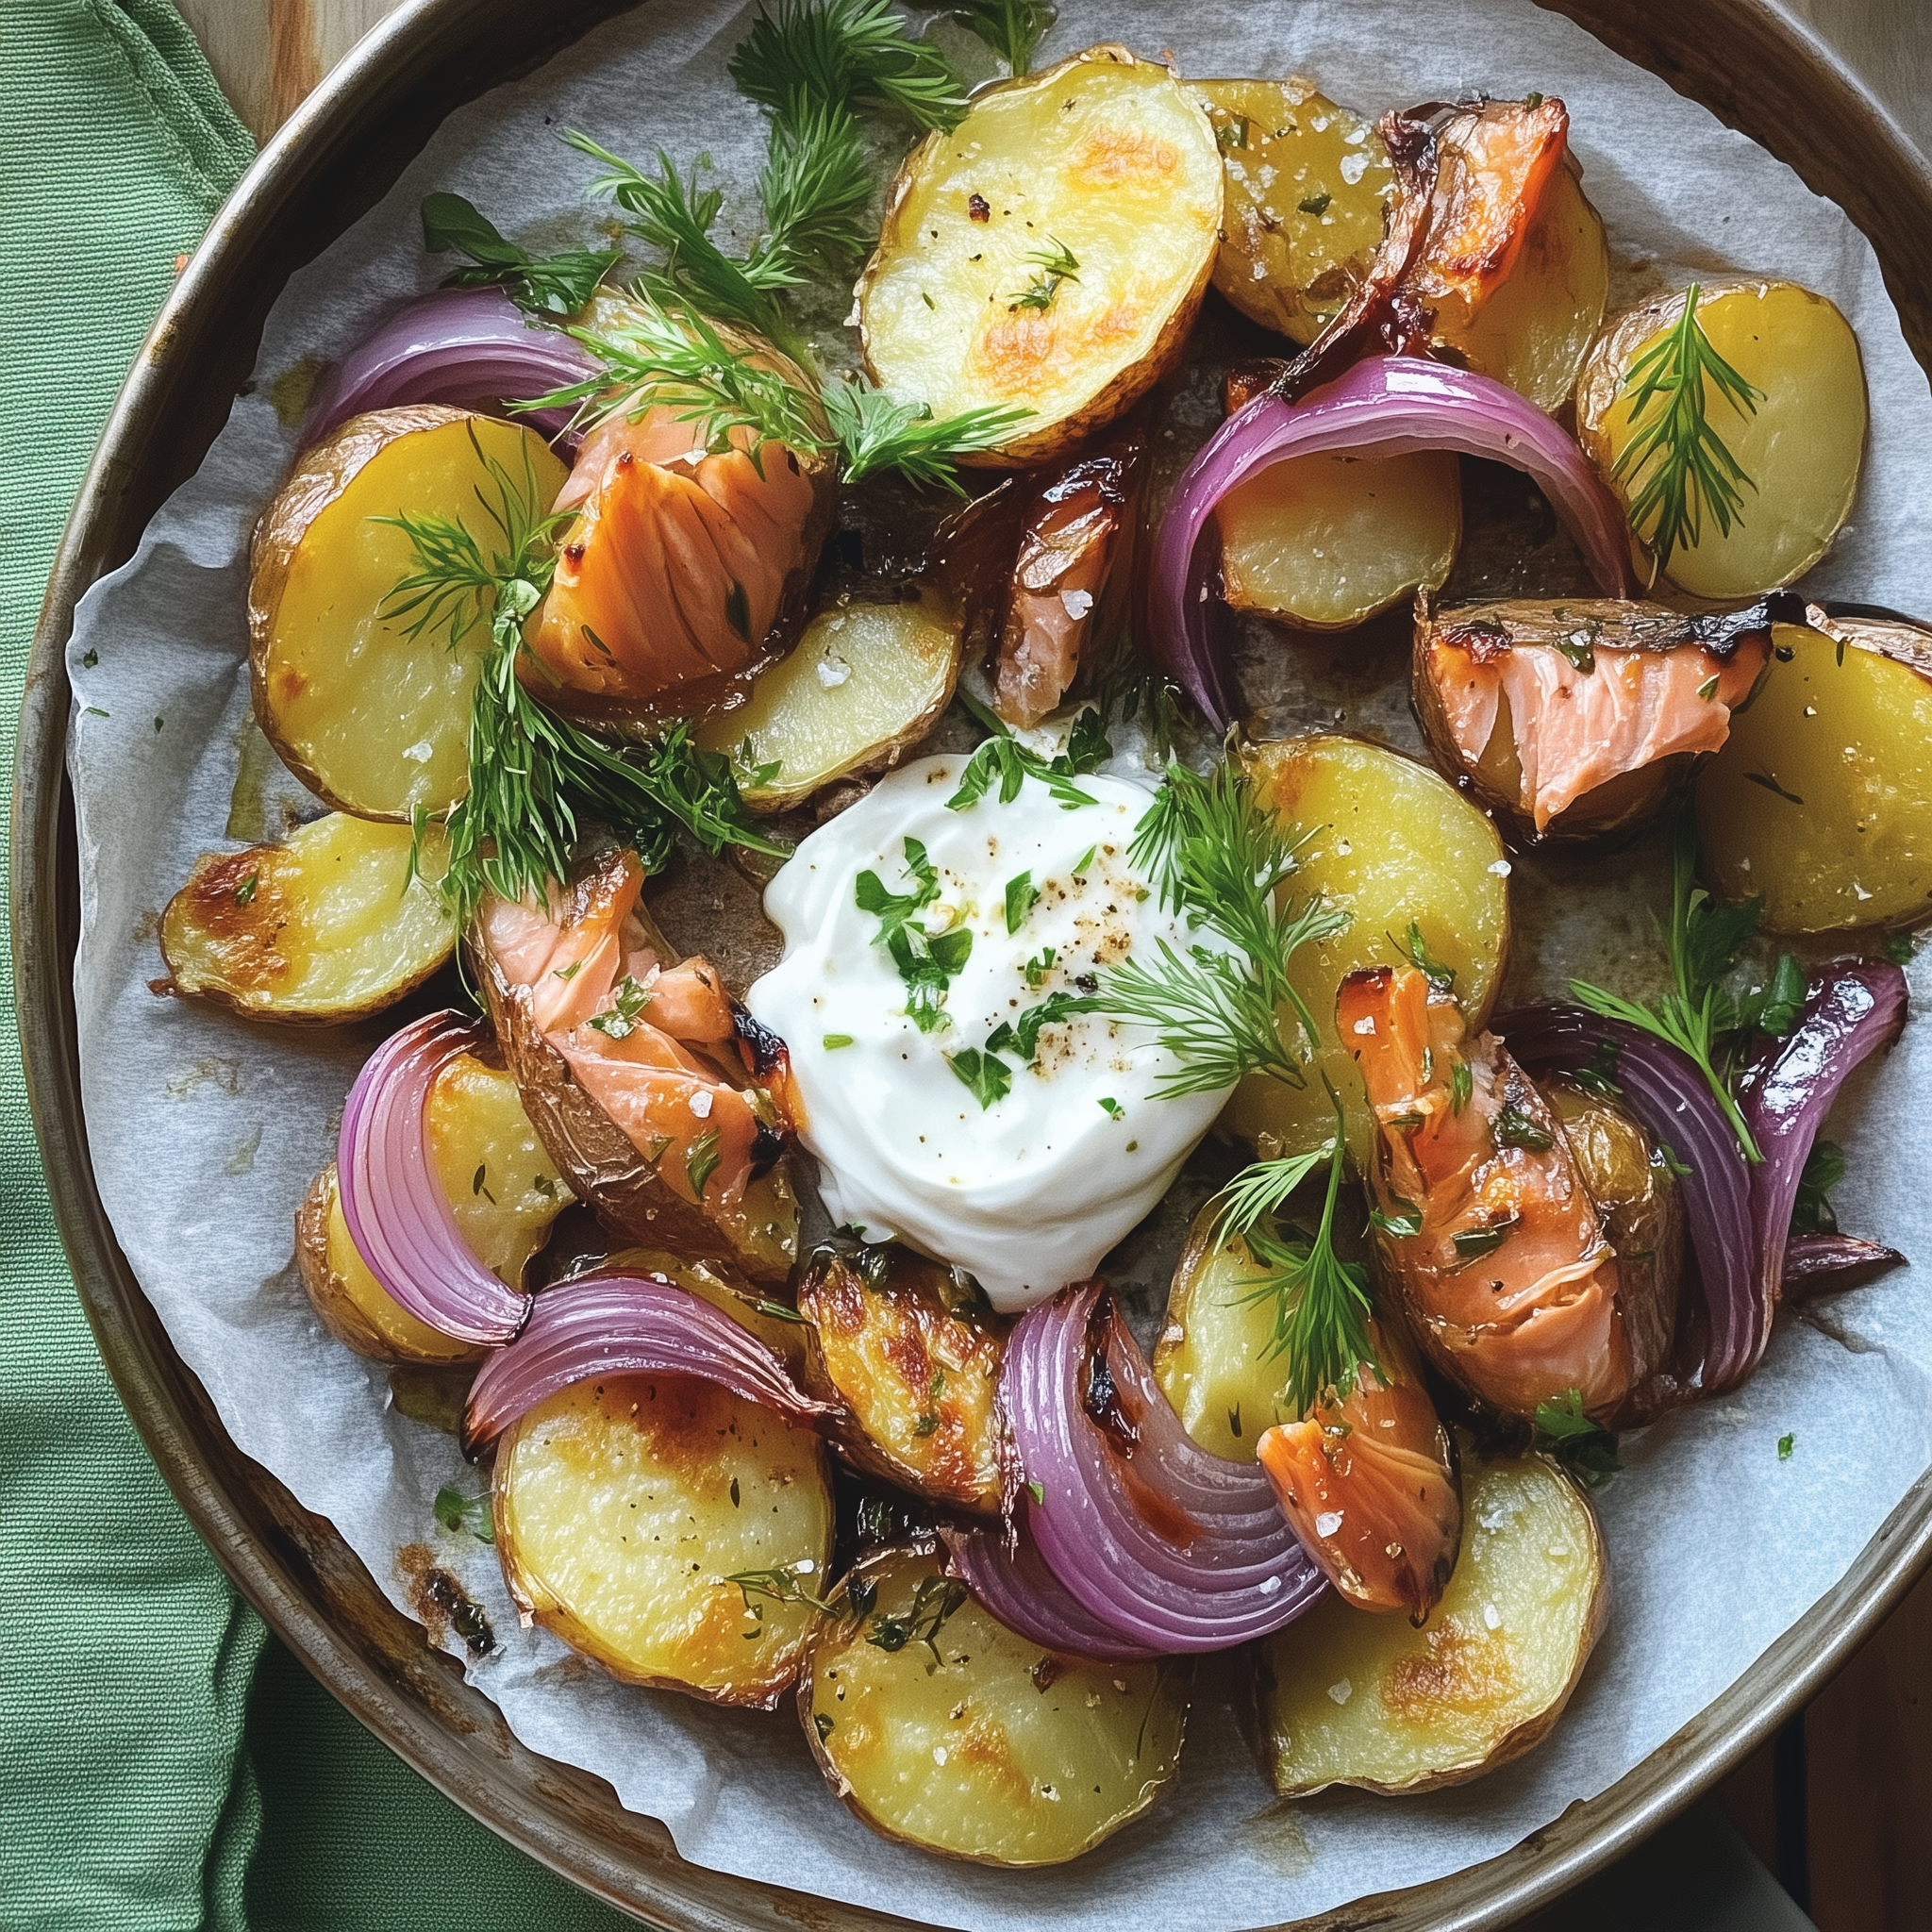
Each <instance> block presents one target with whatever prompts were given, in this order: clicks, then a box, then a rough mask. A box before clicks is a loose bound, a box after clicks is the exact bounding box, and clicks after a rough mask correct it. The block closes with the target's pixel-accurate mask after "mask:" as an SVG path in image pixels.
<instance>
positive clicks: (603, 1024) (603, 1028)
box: [588, 973, 651, 1040]
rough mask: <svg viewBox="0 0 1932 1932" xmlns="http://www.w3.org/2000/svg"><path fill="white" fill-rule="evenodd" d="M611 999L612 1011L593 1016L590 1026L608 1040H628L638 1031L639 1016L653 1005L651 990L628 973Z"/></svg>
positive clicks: (618, 983) (619, 982)
mask: <svg viewBox="0 0 1932 1932" xmlns="http://www.w3.org/2000/svg"><path fill="white" fill-rule="evenodd" d="M610 998H611V1006H610V1010H609V1011H608V1012H607V1013H594V1014H592V1015H591V1019H590V1021H589V1023H588V1024H590V1025H592V1026H594V1027H595V1028H596V1029H597V1031H598V1032H599V1033H601V1034H603V1035H604V1036H605V1038H606V1039H608V1040H628V1039H629V1038H630V1036H631V1035H632V1034H633V1033H635V1032H636V1031H637V1030H638V1015H639V1014H640V1013H641V1012H642V1011H643V1010H644V1008H646V1007H647V1006H649V1005H650V1004H651V989H650V988H649V987H648V986H640V985H639V984H638V982H637V981H636V980H635V979H633V978H632V977H631V976H630V974H628V973H626V974H625V975H624V977H623V978H622V979H620V980H619V981H618V982H617V986H616V990H615V991H613V992H612V993H611V996H610Z"/></svg>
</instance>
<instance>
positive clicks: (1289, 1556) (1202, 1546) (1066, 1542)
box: [967, 1282, 1327, 1654]
mask: <svg viewBox="0 0 1932 1932" xmlns="http://www.w3.org/2000/svg"><path fill="white" fill-rule="evenodd" d="M1000 1393H1001V1399H1002V1401H1003V1402H1004V1404H1005V1407H1006V1410H1007V1414H1008V1419H1009V1421H1010V1423H1011V1425H1012V1430H1013V1440H1014V1443H1015V1446H1016V1447H1017V1449H1018V1451H1019V1455H1020V1460H1021V1465H1022V1467H1023V1469H1024V1472H1025V1474H1026V1477H1027V1481H1028V1489H1027V1491H1025V1492H1024V1494H1023V1498H1022V1502H1021V1506H1020V1507H1021V1515H1022V1518H1023V1524H1024V1529H1025V1530H1026V1532H1027V1534H1028V1535H1029V1536H1030V1537H1031V1539H1032V1541H1033V1544H1034V1547H1035V1549H1036V1550H1037V1551H1038V1554H1039V1557H1040V1558H1041V1561H1042V1562H1043V1564H1044V1565H1045V1567H1046V1569H1047V1570H1048V1571H1050V1572H1051V1574H1052V1575H1053V1577H1054V1579H1055V1580H1056V1582H1058V1584H1059V1585H1060V1586H1061V1588H1062V1589H1063V1590H1064V1591H1065V1592H1066V1594H1067V1596H1069V1597H1071V1598H1072V1599H1073V1601H1074V1603H1075V1604H1077V1605H1078V1606H1079V1607H1080V1609H1081V1610H1083V1611H1085V1612H1086V1621H1087V1623H1089V1624H1097V1625H1099V1626H1100V1628H1101V1630H1102V1631H1104V1632H1106V1633H1108V1634H1109V1635H1110V1636H1111V1638H1112V1639H1113V1640H1114V1641H1117V1642H1124V1643H1127V1644H1131V1645H1134V1646H1137V1647H1144V1649H1145V1650H1146V1651H1147V1652H1150V1653H1154V1654H1160V1653H1170V1652H1180V1651H1209V1650H1225V1649H1228V1648H1230V1647H1231V1646H1232V1645H1234V1644H1237V1643H1242V1642H1245V1641H1247V1640H1248V1639H1249V1638H1253V1637H1264V1636H1266V1635H1267V1634H1268V1633H1269V1632H1270V1631H1271V1630H1278V1629H1280V1628H1281V1627H1282V1625H1283V1624H1288V1623H1290V1622H1291V1621H1292V1620H1293V1619H1294V1618H1295V1617H1297V1616H1299V1615H1300V1614H1301V1612H1302V1611H1303V1610H1305V1609H1307V1607H1308V1606H1309V1605H1310V1604H1312V1603H1313V1602H1314V1600H1315V1598H1316V1597H1317V1596H1319V1595H1320V1594H1321V1592H1322V1591H1324V1589H1325V1588H1326V1587H1327V1585H1326V1582H1325V1579H1324V1577H1323V1575H1322V1573H1321V1572H1320V1571H1319V1570H1317V1569H1316V1567H1315V1566H1314V1564H1313V1563H1311V1562H1310V1561H1309V1560H1308V1557H1307V1553H1306V1552H1305V1551H1304V1550H1303V1548H1302V1546H1301V1544H1300V1542H1299V1541H1297V1540H1296V1538H1295V1535H1294V1532H1293V1531H1292V1530H1291V1529H1290V1528H1289V1526H1288V1523H1287V1520H1286V1519H1285V1518H1284V1517H1283V1515H1282V1513H1281V1510H1280V1507H1279V1506H1278V1505H1277V1504H1276V1502H1275V1500H1274V1491H1273V1490H1272V1489H1271V1488H1270V1487H1269V1483H1268V1478H1267V1477H1266V1476H1265V1475H1264V1474H1262V1473H1261V1470H1260V1468H1259V1467H1258V1466H1257V1464H1255V1463H1251V1462H1229V1461H1226V1460H1225V1459H1224V1458H1223V1457H1219V1456H1213V1455H1210V1454H1209V1453H1208V1451H1207V1450H1205V1449H1203V1448H1202V1447H1201V1446H1200V1445H1199V1444H1198V1443H1196V1442H1195V1441H1193V1439H1192V1438H1191V1436H1189V1434H1188V1432H1187V1431H1186V1430H1185V1429H1184V1428H1183V1427H1182V1426H1181V1423H1180V1418H1179V1417H1178V1416H1176V1415H1175V1414H1174V1410H1173V1408H1172V1407H1170V1406H1169V1404H1168V1401H1167V1398H1166V1397H1165V1396H1164V1395H1163V1394H1162V1393H1161V1392H1160V1389H1159V1387H1158V1384H1157V1383H1156V1382H1155V1380H1154V1376H1153V1374H1152V1372H1151V1371H1150V1370H1149V1368H1148V1366H1147V1361H1146V1357H1144V1356H1142V1355H1141V1351H1140V1348H1139V1347H1138V1345H1137V1344H1136V1343H1135V1341H1134V1339H1133V1337H1132V1336H1131V1335H1130V1334H1129V1333H1128V1332H1127V1327H1126V1324H1125V1323H1124V1322H1123V1321H1122V1319H1121V1317H1120V1312H1119V1310H1118V1309H1117V1308H1116V1307H1114V1304H1113V1298H1112V1297H1111V1296H1110V1295H1109V1294H1108V1292H1107V1291H1106V1289H1105V1287H1104V1286H1103V1285H1102V1284H1101V1283H1099V1282H1090V1283H1087V1284H1086V1285H1084V1286H1081V1287H1075V1288H1070V1289H1065V1290H1062V1291H1061V1292H1060V1293H1059V1294H1058V1295H1057V1296H1056V1297H1055V1298H1054V1299H1053V1300H1052V1301H1051V1302H1045V1303H1042V1304H1041V1306H1040V1307H1035V1308H1032V1309H1030V1310H1028V1312H1027V1313H1026V1314H1025V1315H1024V1316H1023V1317H1022V1318H1021V1320H1020V1322H1019V1324H1018V1325H1017V1326H1016V1327H1015V1328H1014V1330H1013V1333H1012V1336H1011V1338H1010V1339H1009V1341H1008V1344H1007V1359H1006V1366H1005V1369H1004V1370H1003V1372H1002V1374H1001V1377H1000ZM967 1560H968V1561H969V1562H971V1563H973V1564H974V1565H975V1566H976V1567H977V1568H978V1569H979V1571H980V1574H982V1575H988V1574H990V1573H991V1570H992V1569H993V1568H994V1566H993V1565H991V1562H990V1561H987V1560H983V1559H982V1557H981V1554H980V1553H979V1552H976V1551H975V1552H974V1555H973V1556H971V1557H968V1558H967ZM1026 1574H1027V1571H1026V1568H1025V1566H1024V1562H1023V1561H1020V1560H1016V1561H1015V1562H1014V1563H1013V1564H1011V1565H1008V1566H1007V1568H1006V1570H1005V1571H1004V1572H1003V1573H1002V1574H1001V1575H1000V1576H999V1578H998V1579H997V1581H994V1582H991V1583H990V1586H989V1587H991V1588H994V1589H997V1590H1000V1591H1003V1595H1002V1601H1003V1603H1004V1605H1005V1608H1004V1609H1003V1610H1001V1611H1000V1612H999V1614H1001V1615H1002V1616H1009V1615H1011V1616H1020V1615H1024V1617H1025V1618H1026V1622H1027V1624H1028V1625H1029V1626H1030V1627H1032V1628H1035V1629H1040V1630H1042V1631H1043V1630H1044V1629H1046V1628H1048V1627H1053V1626H1055V1625H1058V1626H1060V1627H1068V1626H1071V1625H1072V1624H1073V1621H1074V1619H1073V1616H1072V1613H1071V1612H1070V1611H1069V1610H1068V1609H1067V1608H1066V1607H1065V1606H1064V1604H1062V1603H1060V1602H1059V1601H1058V1599H1057V1598H1056V1597H1054V1596H1053V1595H1052V1594H1051V1593H1043V1594H1042V1595H1041V1597H1040V1598H1039V1599H1038V1600H1036V1602H1035V1603H1034V1605H1033V1606H1032V1607H1031V1609H1030V1610H1029V1611H1026V1612H1022V1611H1021V1610H1020V1609H1019V1608H1018V1607H1017V1606H1016V1604H1015V1602H1014V1598H1015V1596H1016V1595H1017V1593H1018V1591H1019V1590H1020V1589H1021V1587H1022V1585H1023V1583H1024V1577H1025V1575H1026ZM1069 1635H1070V1636H1071V1629H1070V1628H1069ZM1042 1641H1044V1639H1043V1638H1042ZM1088 1641H1092V1640H1091V1635H1090V1637H1089V1638H1088Z"/></svg>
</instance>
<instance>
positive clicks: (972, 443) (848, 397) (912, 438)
mask: <svg viewBox="0 0 1932 1932" xmlns="http://www.w3.org/2000/svg"><path fill="white" fill-rule="evenodd" d="M824 405H825V415H826V417H827V418H828V420H829V421H830V423H831V425H832V433H833V434H834V435H835V436H836V437H837V438H838V439H839V446H840V449H841V454H842V457H843V461H844V474H845V480H846V482H848V483H862V482H864V481H865V479H866V478H867V477H868V476H875V475H878V474H879V473H880V472H881V471H884V470H897V471H898V472H899V474H900V475H902V476H905V477H907V478H908V480H910V481H911V482H914V483H930V484H936V485H938V486H939V487H940V488H941V489H942V490H950V491H952V492H953V494H954V495H955V496H962V497H963V496H964V495H965V494H966V491H965V490H964V489H963V488H962V487H961V485H960V482H959V479H958V476H957V475H955V474H954V471H953V465H954V463H955V461H956V460H957V459H958V458H960V457H962V456H969V455H971V454H972V453H973V452H974V451H975V450H983V449H993V448H996V447H997V446H998V445H999V444H1000V443H1002V442H1004V441H1006V440H1007V438H1008V436H1010V435H1011V433H1012V432H1013V430H1014V429H1015V428H1016V427H1017V426H1018V425H1020V424H1022V423H1024V422H1025V420H1026V419H1027V418H1028V417H1029V416H1030V415H1032V413H1033V411H1032V410H1031V409H967V410H965V411H963V412H962V413H961V414H959V415H958V416H941V417H935V416H934V415H933V413H932V406H931V405H930V404H929V403H897V402H894V401H893V400H892V398H891V396H890V395H888V394H887V393H886V392H885V391H884V390H878V389H873V388H871V387H870V386H869V385H867V384H864V383H860V382H832V383H828V384H826V386H825V392H824Z"/></svg>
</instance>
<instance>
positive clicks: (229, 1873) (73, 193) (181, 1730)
mask: <svg viewBox="0 0 1932 1932" xmlns="http://www.w3.org/2000/svg"><path fill="white" fill-rule="evenodd" d="M253 155H254V143H253V142H251V141H250V140H249V138H248V134H247V131H246V129H244V128H243V127H242V125H241V123H240V122H238V121H237V120H236V118H235V116H234V114H233V113H232V112H231V111H230V110H229V108H228V106H227V104H226V102H225V101H224V100H223V98H222V96H221V93H220V92H219V91H218V90H217V89H216V87H215V85H214V82H213V80H212V78H211V77H210V75H209V74H208V68H207V65H206V63H205V62H204V61H203V60H202V58H201V55H200V52H199V50H198V49H197V48H196V47H195V45H194V42H193V41H192V38H191V37H190V36H189V34H188V31H187V29H186V28H185V27H184V26H183V25H182V24H181V21H180V19H179V18H178V16H176V15H175V13H173V11H172V10H171V9H170V8H167V7H166V6H164V5H161V4H159V0H125V5H123V6H119V7H117V6H115V5H113V4H111V0H92V4H90V0H0V332H4V333H0V436H4V441H5V448H6V460H5V462H4V464H0V730H4V732H5V733H6V749H7V760H6V763H7V769H8V771H9V772H10V771H11V768H12V750H13V742H14V734H15V731H16V727H17V721H18V718H19V712H20V700H21V683H22V675H23V672H24V670H25V663H26V653H27V643H28V640H29V638H30V636H31V634H32V630H33V624H34V619H35V616H36V614H37V613H38V611H39V608H40V602H41V594H42V588H43V586H44V584H45V580H46V575H47V570H48V567H49V565H50V564H51V563H52V561H53V556H54V550H55V546H56V544H57V543H58V540H59V536H60V528H61V525H62V524H63V523H64V521H65V519H66V516H67V511H68V508H69V506H70V505H71V504H72V503H73V500H74V496H75V490H76V489H77V487H78V485H79V482H80V477H81V474H82V472H83V471H84V470H85V468H86V466H87V460H88V458H89V455H90V454H91V452H92V448H93V445H94V441H95V439H96V438H97V437H98V435H99V434H100V428H101V425H102V422H103V421H104V420H105V418H106V416H107V413H108V407H109V405H110V404H111V403H112V402H113V399H114V393H115V391H116V390H117V389H118V388H119V387H120V384H121V378H122V375H123V374H124V373H125V370H126V368H127V365H128V363H129V362H130V361H131V360H132V359H133V356H134V351H135V349H136V347H137V345H138V344H139V343H140V341H141V339H142V335H143V334H144V333H145V332H146V329H147V326H148V324H149V322H150V321H151V320H152V319H153V317H154V313H155V310H156V309H157V308H158V307H159V306H160V303H161V300H162V297H163V296H164V295H165V294H166V292H167V290H168V287H169V284H170V283H171V282H172V280H173V279H174V275H175V257H176V256H177V255H179V254H181V253H183V252H184V251H186V250H188V249H191V248H192V247H193V246H194V244H195V242H196V241H197V240H198V239H199V237H200V235H201V232H202V230H203V229H204V228H205V227H206V226H207V225H208V218H209V217H210V216H211V215H212V214H213V213H214V211H215V209H216V208H217V207H218V206H219V205H220V202H221V198H222V196H223V195H224V194H225V192H227V190H228V188H229V187H230V186H232V185H233V183H234V181H235V179H236V178H237V176H238V175H240V174H241V172H242V168H243V167H245V166H246V165H247V163H248V161H249V160H250V159H251V158H253ZM0 1391H4V1393H0V1656H4V1657H5V1662H4V1664H0V1924H5V1925H7V1926H8V1927H9V1928H13V1932H28V1928H38V1927H57V1926H58V1927H61V1928H67V1927H81V1926H85V1927H89V1928H101V1932H106V1928H108V1927H121V1926H128V1927H140V1928H142V1932H147V1928H154V1932H161V1928H171V1932H172V1928H175V1927H182V1928H193V1927H197V1926H201V1925H204V1924H207V1925H213V1926H218V1927H229V1926H234V1927H239V1926H241V1925H242V1874H243V1871H244V1868H245V1861H246V1857H247V1854H248V1852H249V1850H250V1848H251V1847H252V1845H253V1843H254V1840H255V1837H256V1833H257V1829H258V1817H259V1807H258V1803H257V1801H256V1799H255V1796H254V1788H253V1785H252V1783H250V1784H247V1785H245V1786H243V1787H236V1786H235V1783H234V1779H233V1769H234V1764H235V1759H236V1755H237V1749H238V1746H239V1744H240V1741H241V1736H242V1720H243V1715H244V1710H245V1705H246V1698H247V1691H248V1684H249V1680H250V1677H251V1675H252V1674H253V1672H254V1666H255V1658H256V1656H257V1653H258V1650H259V1648H260V1645H261V1638H262V1632H261V1627H260V1625H259V1624H258V1622H257V1621H256V1619H255V1618H254V1617H253V1616H252V1615H250V1614H249V1613H248V1612H247V1611H246V1610H245V1609H244V1608H243V1607H242V1606H241V1605H240V1604H239V1603H238V1602H237V1600H236V1598H235V1595H234V1592H233V1591H231V1590H230V1589H229V1587H228V1583H227V1579H226V1578H225V1576H224V1575H223V1574H222V1573H221V1571H220V1570H219V1569H218V1568H217V1566H216V1564H215V1562H214V1560H213V1558H212V1557H209V1555H208V1552H207V1551H206V1550H205V1549H204V1548H203V1547H202V1545H201V1543H200V1542H199V1541H197V1540H196V1538H195V1536H194V1533H193V1531H192V1530H191V1529H190V1528H189V1526H188V1524H187V1522H186V1520H185V1519H184V1518H183V1517H182V1515H181V1513H180V1511H179V1509H178V1508H176V1507H175V1501H174V1498H173V1497H172V1496H171V1495H170V1494H169V1493H168V1491H167V1489H166V1487H165V1486H164V1485H163V1483H162V1482H161V1479H160V1477H159V1476H158V1474H156V1471H155V1468H154V1465H153V1464H152V1463H151V1462H150V1461H149V1459H148V1457H147V1454H146V1451H145V1450H143V1449H142V1445H141V1443H140V1441H138V1439H137V1438H136V1437H135V1435H134V1432H133V1430H132V1429H131V1428H130V1427H129V1425H128V1423H127V1418H126V1416H125V1414H124V1413H123V1411H122V1409H121V1406H120V1404H119V1402H118V1401H117V1400H116V1398H115V1395H114V1391H113V1389H112V1387H111V1386H110V1384H109V1383H108V1377H107V1374H106V1372H105V1371H104V1370H103V1368H102V1366H101V1362H100V1358H99V1357H98V1356H97V1355H96V1354H95V1352H94V1346H93V1341H92V1337H91V1336H90V1334H89V1332H88V1327H87V1324H86V1322H85V1321H84V1320H83V1319H82V1316H81V1312H80V1307H79V1304H78V1303H77V1302H76V1301H75V1295H74V1291H73V1288H72V1285H71V1283H70V1280H69V1277H68V1272H67V1265H66V1260H65V1257H63V1255H62V1254H61V1251H60V1246H59V1242H58V1240H57V1239H56V1236H55V1233H54V1226H53V1221H52V1217H51V1215H50V1213H49V1211H48V1207H47V1195H46V1190H45V1186H44V1184H43V1182H42V1176H41V1172H40V1163H39V1160H38V1158H37V1154H36V1150H35V1146H34V1141H33V1135H32V1130H31V1129H30V1127H29V1125H28V1123H27V1113H26V1101H25V1091H24V1090H23V1086H22V1081H21V1070H20V1059H19V1054H18V1050H17V1048H16V1045H15V1033H14V1008H13V977H12V969H11V959H10V956H0ZM211 1852H212V1854H213V1856H210V1854H211Z"/></svg>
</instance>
